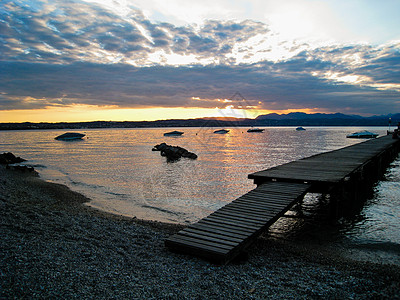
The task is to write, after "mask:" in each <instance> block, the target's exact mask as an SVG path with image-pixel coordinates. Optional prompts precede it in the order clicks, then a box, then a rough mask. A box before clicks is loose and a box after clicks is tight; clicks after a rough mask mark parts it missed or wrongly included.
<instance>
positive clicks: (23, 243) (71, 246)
mask: <svg viewBox="0 0 400 300" xmlns="http://www.w3.org/2000/svg"><path fill="white" fill-rule="evenodd" d="M87 201H89V199H87V198H86V197H84V196H82V195H81V194H78V193H75V192H73V191H71V190H70V189H68V188H67V187H65V186H63V185H58V184H53V183H48V182H45V181H43V180H41V179H40V178H38V177H35V176H32V175H29V174H27V173H22V172H20V171H17V170H7V169H5V167H4V165H0V209H1V218H0V224H1V227H0V234H1V239H0V298H1V299H13V298H68V299H74V298H85V299H94V298H96V299H109V298H119V299H121V298H130V299H166V298H168V299H178V298H179V299H221V298H225V299H266V298H269V299H281V298H293V299H294V298H295V299H305V298H307V299H309V298H324V299H325V298H328V299H371V298H387V299H396V298H397V299H400V292H399V291H400V284H399V282H400V267H398V266H394V265H392V266H391V265H380V264H377V263H374V262H368V263H366V262H364V263H360V262H356V261H352V260H350V259H347V258H344V257H342V256H341V255H340V252H339V251H338V252H337V253H335V252H332V251H326V249H324V248H323V247H317V246H316V245H312V244H310V245H308V244H307V243H301V244H299V243H296V242H294V241H290V240H285V241H283V240H279V239H268V238H259V239H258V240H257V241H256V242H255V244H254V245H253V246H252V247H250V249H249V251H248V257H247V259H244V260H241V261H236V262H233V263H230V264H228V265H224V266H219V265H214V264H211V263H209V262H207V261H204V260H202V259H200V258H196V257H191V256H186V255H181V254H176V253H172V252H170V251H168V250H167V249H166V248H165V247H164V240H165V238H166V237H168V236H169V235H170V234H173V233H174V232H176V231H178V230H179V229H181V228H182V226H180V225H171V224H164V223H159V222H148V221H141V220H138V219H132V218H127V217H121V216H116V215H111V214H108V213H104V212H101V211H98V210H95V209H93V208H90V207H88V206H86V205H84V203H85V202H87Z"/></svg>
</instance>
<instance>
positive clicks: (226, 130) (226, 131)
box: [214, 129, 229, 134]
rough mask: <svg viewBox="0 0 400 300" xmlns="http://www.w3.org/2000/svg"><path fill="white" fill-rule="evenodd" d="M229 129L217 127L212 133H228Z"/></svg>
mask: <svg viewBox="0 0 400 300" xmlns="http://www.w3.org/2000/svg"><path fill="white" fill-rule="evenodd" d="M228 132H229V130H228V129H219V130H215V131H214V133H219V134H225V133H228Z"/></svg>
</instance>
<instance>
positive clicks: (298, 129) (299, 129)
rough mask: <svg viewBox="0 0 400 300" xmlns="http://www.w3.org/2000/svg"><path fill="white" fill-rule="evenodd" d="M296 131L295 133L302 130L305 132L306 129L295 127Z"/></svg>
mask: <svg viewBox="0 0 400 300" xmlns="http://www.w3.org/2000/svg"><path fill="white" fill-rule="evenodd" d="M296 130H297V131H303V130H306V129H305V128H304V127H301V126H300V127H297V128H296Z"/></svg>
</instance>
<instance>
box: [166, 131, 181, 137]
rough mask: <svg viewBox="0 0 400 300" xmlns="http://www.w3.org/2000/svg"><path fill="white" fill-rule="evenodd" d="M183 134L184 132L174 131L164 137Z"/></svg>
mask: <svg viewBox="0 0 400 300" xmlns="http://www.w3.org/2000/svg"><path fill="white" fill-rule="evenodd" d="M182 134H183V132H181V131H176V130H174V131H171V132H166V133H164V136H181V135H182Z"/></svg>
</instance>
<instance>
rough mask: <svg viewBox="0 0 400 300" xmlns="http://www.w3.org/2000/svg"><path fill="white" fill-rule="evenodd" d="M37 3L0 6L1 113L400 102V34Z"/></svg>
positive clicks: (347, 107)
mask: <svg viewBox="0 0 400 300" xmlns="http://www.w3.org/2000/svg"><path fill="white" fill-rule="evenodd" d="M27 3H28V2H24V1H4V2H2V3H1V4H0V5H1V6H0V14H1V18H0V20H1V21H0V41H1V43H0V69H1V73H0V110H15V109H34V108H45V107H62V106H72V105H76V104H85V105H98V106H115V107H121V108H128V107H129V108H135V107H153V106H160V107H206V108H214V107H221V108H223V107H224V106H226V105H227V103H226V102H223V101H218V99H224V98H226V97H228V96H230V95H232V94H233V93H234V92H235V91H240V93H241V94H242V95H244V96H245V97H246V99H247V103H248V104H249V105H250V106H254V107H257V108H258V109H268V110H284V109H299V110H300V109H315V110H317V111H318V110H319V111H331V112H337V111H340V112H349V113H359V114H371V113H374V114H375V113H382V114H384V113H388V112H393V111H400V104H399V101H398V99H399V94H400V76H399V75H400V74H399V72H400V71H399V70H400V68H399V67H400V43H395V42H394V43H391V44H386V45H380V46H371V45H367V44H352V45H328V46H324V47H321V46H320V47H316V46H312V45H309V44H305V43H299V42H296V41H289V40H287V41H285V40H280V39H279V38H278V37H277V36H276V35H275V34H274V33H273V32H272V31H271V30H270V28H269V26H268V25H267V24H264V23H261V22H255V21H250V20H246V21H216V20H208V21H206V22H204V23H203V24H202V25H201V26H195V25H187V26H175V25H172V24H170V23H153V22H151V21H150V20H149V19H148V18H147V17H146V16H145V15H144V14H143V13H142V12H141V11H139V10H137V9H133V8H131V9H130V10H128V11H124V14H117V13H115V12H112V11H110V10H106V9H104V8H103V7H101V6H96V5H93V4H88V3H85V2H80V1H51V2H50V1H48V2H47V1H39V0H37V1H35V2H29V3H31V5H27ZM32 3H34V4H32ZM230 105H237V103H236V104H235V103H230Z"/></svg>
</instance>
